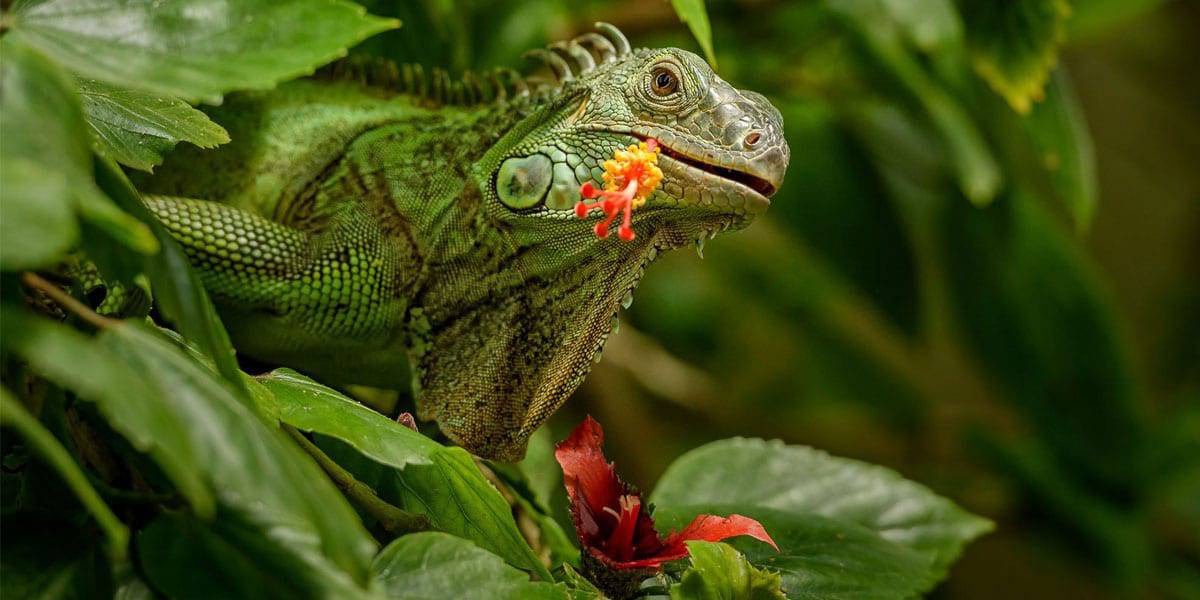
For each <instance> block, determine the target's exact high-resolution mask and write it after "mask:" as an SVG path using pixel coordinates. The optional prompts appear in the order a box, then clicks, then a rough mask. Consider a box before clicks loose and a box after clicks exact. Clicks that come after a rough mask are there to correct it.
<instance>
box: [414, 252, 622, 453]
mask: <svg viewBox="0 0 1200 600" xmlns="http://www.w3.org/2000/svg"><path fill="white" fill-rule="evenodd" d="M630 258H631V257H630V256H629V255H628V254H625V255H624V257H621V256H618V255H608V254H606V255H597V256H595V257H594V261H595V262H591V263H589V264H588V265H587V267H586V268H580V269H575V270H574V271H573V272H571V273H568V274H564V275H562V276H560V277H559V278H558V279H555V280H553V281H549V280H533V281H528V282H526V283H525V284H524V285H522V286H520V287H517V288H514V289H509V290H506V291H504V292H502V293H503V294H504V295H503V297H500V296H499V295H497V296H495V297H488V298H484V299H482V300H481V301H479V302H474V303H472V306H471V307H469V308H464V307H456V309H455V310H451V311H447V314H451V315H453V316H452V317H449V318H447V319H445V320H442V321H439V320H438V319H437V318H436V316H434V315H428V316H427V317H426V318H427V320H428V330H427V332H426V334H425V335H424V336H423V337H424V338H425V339H426V340H427V343H425V344H424V345H423V347H422V348H421V352H420V353H419V355H418V356H416V357H415V360H414V364H416V365H417V373H416V383H417V385H418V386H419V390H417V408H418V414H419V416H420V417H421V418H422V419H434V420H436V421H437V422H438V425H439V426H440V427H441V429H442V431H443V432H444V433H445V434H446V436H447V437H449V438H450V439H451V440H453V441H454V442H456V443H458V444H460V445H461V446H463V447H464V448H466V449H468V450H470V451H471V452H473V453H475V454H477V455H479V456H482V457H484V458H488V459H493V460H499V461H505V462H514V461H518V460H520V459H521V458H522V457H524V455H525V447H526V444H527V442H528V440H529V436H531V435H533V432H534V431H536V430H537V428H538V427H540V426H541V425H542V424H543V423H544V422H545V421H546V419H548V418H549V417H550V415H552V414H554V411H556V410H558V408H559V407H560V406H562V404H563V403H564V402H566V400H567V398H568V397H570V395H571V393H572V392H574V391H575V388H577V387H578V386H579V384H580V383H581V382H582V381H583V378H584V377H585V376H586V375H587V373H588V371H590V370H591V366H592V363H593V357H594V356H595V355H596V353H597V352H599V351H600V349H601V348H602V347H603V344H604V342H605V341H606V339H607V336H608V334H609V331H610V329H611V327H612V318H613V315H614V314H615V313H616V311H617V308H618V306H619V303H620V300H621V298H622V296H623V295H624V294H625V292H626V290H628V289H630V288H632V287H633V285H634V283H635V282H636V278H637V276H638V274H639V273H640V272H641V268H640V264H639V262H638V259H637V258H633V260H630Z"/></svg>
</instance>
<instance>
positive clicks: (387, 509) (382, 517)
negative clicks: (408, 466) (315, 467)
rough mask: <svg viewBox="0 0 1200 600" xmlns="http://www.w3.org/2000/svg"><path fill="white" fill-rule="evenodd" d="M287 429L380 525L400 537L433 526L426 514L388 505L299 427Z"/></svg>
mask: <svg viewBox="0 0 1200 600" xmlns="http://www.w3.org/2000/svg"><path fill="white" fill-rule="evenodd" d="M283 430H284V431H286V432H287V433H288V435H290V436H292V439H293V440H295V441H296V443H297V444H299V446H300V447H301V448H303V449H304V451H305V452H307V453H308V454H309V456H311V457H313V459H314V460H316V461H317V464H319V465H321V468H322V469H324V470H325V473H326V474H327V475H329V478H330V479H332V480H333V482H334V483H335V484H336V485H337V486H338V489H340V490H342V493H344V494H346V496H347V497H349V498H350V500H351V501H352V502H354V503H355V504H357V505H359V506H360V507H362V509H363V510H365V511H366V512H367V514H369V515H371V516H372V517H374V518H375V520H377V521H379V524H380V525H382V526H383V528H384V529H385V530H387V532H388V533H391V534H394V535H397V536H398V535H403V534H405V533H412V532H414V531H424V530H426V529H429V520H428V519H426V518H425V515H420V514H417V513H411V512H408V511H406V510H402V509H400V508H397V507H395V506H393V505H391V504H388V503H387V502H385V501H384V500H383V499H382V498H380V497H379V496H378V495H376V494H375V490H372V489H371V487H370V486H368V485H367V484H365V483H363V482H361V481H359V480H357V479H355V478H354V475H351V474H350V472H349V471H347V470H346V469H344V468H342V466H341V465H339V464H337V463H336V462H334V460H333V459H332V458H329V455H327V454H325V453H324V452H322V451H321V449H320V448H318V447H317V445H316V444H314V443H312V441H311V440H309V439H308V438H307V437H305V436H304V434H303V433H300V431H299V430H297V429H296V428H295V427H292V426H291V425H283Z"/></svg>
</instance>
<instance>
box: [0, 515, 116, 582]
mask: <svg viewBox="0 0 1200 600" xmlns="http://www.w3.org/2000/svg"><path fill="white" fill-rule="evenodd" d="M64 516H65V515H63V514H61V513H60V514H47V513H44V512H40V511H23V512H16V513H13V514H8V515H5V516H4V518H3V520H0V529H3V530H4V552H0V597H4V598H29V599H37V600H69V599H73V598H99V597H104V596H107V595H111V594H112V585H113V583H112V575H111V573H110V567H109V564H108V561H106V560H105V557H104V553H103V551H102V550H101V546H100V543H99V540H97V539H94V537H93V536H92V535H91V533H90V532H89V531H88V528H86V527H79V525H78V524H77V523H74V522H71V521H69V520H67V519H65V518H64Z"/></svg>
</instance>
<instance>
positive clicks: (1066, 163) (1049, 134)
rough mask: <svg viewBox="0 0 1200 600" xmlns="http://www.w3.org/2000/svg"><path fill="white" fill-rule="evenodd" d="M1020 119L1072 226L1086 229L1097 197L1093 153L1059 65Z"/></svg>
mask: <svg viewBox="0 0 1200 600" xmlns="http://www.w3.org/2000/svg"><path fill="white" fill-rule="evenodd" d="M1022 123H1023V127H1024V130H1025V132H1026V134H1027V135H1028V136H1029V138H1030V139H1031V140H1032V141H1033V145H1034V148H1035V149H1036V151H1037V156H1036V158H1037V161H1038V165H1039V166H1040V167H1041V168H1042V169H1044V170H1045V172H1046V173H1048V174H1049V176H1050V181H1051V183H1052V184H1053V188H1054V191H1055V193H1056V195H1057V196H1058V197H1059V199H1060V200H1061V201H1062V203H1063V204H1064V205H1065V206H1066V207H1067V210H1068V211H1069V212H1070V214H1071V217H1072V218H1073V219H1074V221H1075V229H1076V230H1077V231H1081V232H1082V231H1086V230H1087V228H1088V226H1089V225H1091V222H1092V217H1093V215H1095V213H1096V204H1097V202H1098V197H1099V182H1098V181H1097V179H1096V156H1095V154H1094V151H1093V148H1092V136H1091V134H1090V133H1088V129H1087V122H1086V121H1085V120H1084V118H1083V108H1082V107H1081V106H1079V100H1078V99H1077V98H1076V97H1075V90H1074V89H1072V87H1071V82H1070V80H1069V79H1068V78H1067V74H1066V72H1064V71H1063V70H1061V69H1059V70H1058V71H1056V72H1055V73H1054V74H1053V75H1052V76H1051V78H1050V83H1049V85H1047V86H1046V98H1045V100H1043V101H1042V102H1040V103H1038V104H1037V105H1036V106H1034V107H1033V110H1032V111H1031V112H1030V113H1029V115H1028V116H1026V117H1025V118H1024V119H1023V121H1022Z"/></svg>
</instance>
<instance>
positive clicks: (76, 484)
mask: <svg viewBox="0 0 1200 600" xmlns="http://www.w3.org/2000/svg"><path fill="white" fill-rule="evenodd" d="M0 423H2V424H4V425H5V426H8V427H12V428H13V429H14V430H16V431H17V432H18V433H20V434H21V437H23V438H25V441H26V442H28V444H29V446H30V448H31V449H32V450H33V451H34V452H35V453H36V454H38V455H39V456H40V457H41V458H42V460H44V461H46V462H47V463H49V464H50V466H52V467H53V468H54V470H55V471H57V472H58V474H59V475H60V476H61V477H62V479H63V482H64V483H66V484H67V487H68V488H70V489H71V491H72V492H74V494H75V496H76V497H77V498H79V502H80V503H81V504H83V506H84V508H86V509H87V511H88V512H89V513H91V514H92V516H93V517H94V518H95V519H96V522H97V523H98V524H99V525H100V528H101V529H103V530H104V534H105V535H106V536H107V537H108V552H109V556H111V557H112V559H113V560H114V561H121V560H123V559H124V558H125V550H126V547H127V546H128V545H129V530H128V529H127V528H126V527H125V525H124V524H123V523H121V521H120V519H117V516H116V515H114V514H113V512H112V510H111V509H109V508H108V505H107V504H105V503H104V500H103V499H101V498H100V494H98V493H96V489H95V488H93V487H92V484H91V483H88V480H87V475H85V474H84V473H83V469H81V468H80V467H79V465H78V464H76V463H75V459H74V458H72V457H71V454H70V453H68V452H67V449H66V448H63V447H62V444H60V443H58V440H57V439H55V437H54V435H53V434H51V433H50V432H49V431H48V430H46V428H45V427H43V426H42V424H41V423H39V422H38V420H37V419H35V418H34V417H33V415H31V414H29V411H27V410H25V407H24V406H22V405H21V403H20V402H18V401H17V399H16V398H14V397H13V396H12V394H10V393H9V391H8V390H7V389H6V388H0ZM5 535H6V536H7V535H8V532H7V531H6V532H5ZM8 552H12V549H11V548H10V549H8V550H7V551H6V553H8Z"/></svg>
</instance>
